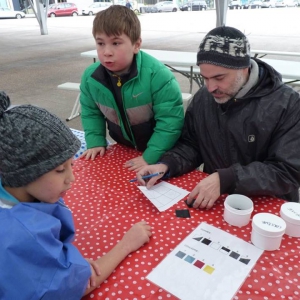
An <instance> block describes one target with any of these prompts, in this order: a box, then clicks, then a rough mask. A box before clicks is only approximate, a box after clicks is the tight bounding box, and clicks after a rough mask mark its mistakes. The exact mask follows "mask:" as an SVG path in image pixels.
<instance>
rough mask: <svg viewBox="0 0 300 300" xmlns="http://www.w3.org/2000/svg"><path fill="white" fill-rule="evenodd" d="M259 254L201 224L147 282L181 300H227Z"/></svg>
mask: <svg viewBox="0 0 300 300" xmlns="http://www.w3.org/2000/svg"><path fill="white" fill-rule="evenodd" d="M262 253H263V251H262V250H260V249H258V248H256V247H254V246H253V245H252V244H250V243H247V242H245V241H243V240H241V239H239V238H237V237H235V236H233V235H231V234H229V233H227V232H225V231H223V230H221V229H218V228H216V227H213V226H211V225H209V224H207V223H201V224H200V225H199V226H198V227H197V228H196V229H195V230H194V231H193V232H192V233H191V234H190V235H188V236H187V237H186V238H185V239H184V240H183V241H182V242H181V243H180V244H179V245H178V246H177V247H176V248H175V249H174V250H173V251H172V252H171V253H170V254H169V255H168V256H167V257H166V258H165V259H164V260H163V261H162V262H161V263H160V264H159V265H158V266H157V267H156V268H155V269H153V271H152V272H151V273H150V274H148V276H147V279H148V280H150V281H152V282H153V283H155V284H157V285H158V286H160V287H162V288H164V289H165V290H167V291H168V292H170V293H172V294H173V295H174V296H176V297H178V298H180V299H182V300H185V299H186V300H194V299H195V300H196V299H201V300H212V299H228V300H229V299H231V298H232V297H233V296H234V295H235V293H236V292H237V291H238V289H239V287H240V286H241V285H242V283H243V282H244V280H245V279H246V277H247V275H248V274H249V272H250V271H251V269H252V268H253V267H254V265H255V263H256V262H257V260H258V259H259V257H260V255H261V254H262Z"/></svg>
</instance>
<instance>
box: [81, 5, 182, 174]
mask: <svg viewBox="0 0 300 300" xmlns="http://www.w3.org/2000/svg"><path fill="white" fill-rule="evenodd" d="M93 36H94V38H95V41H96V48H97V54H98V58H99V61H100V62H96V63H94V64H92V65H91V66H89V67H88V68H87V69H86V70H85V72H84V74H83V76H82V80H81V86H80V89H81V97H80V103H81V107H82V113H81V120H82V125H83V128H84V131H85V139H86V143H87V148H88V150H87V151H85V152H84V153H83V155H82V156H83V157H85V158H86V159H95V157H96V156H97V155H98V154H99V155H100V156H103V155H104V154H105V149H106V146H107V142H106V123H107V127H108V131H109V134H110V136H111V138H113V139H114V140H115V141H116V142H117V143H120V144H123V145H126V146H129V147H134V148H135V149H137V150H138V151H142V152H143V154H142V156H138V157H136V158H134V159H131V160H130V161H128V162H126V163H125V167H128V168H129V169H130V170H132V171H133V170H134V171H139V170H140V168H141V167H143V166H145V165H147V164H153V163H156V162H157V161H158V160H159V158H160V157H161V155H162V154H164V153H165V152H166V151H168V150H169V149H171V148H172V147H173V145H174V144H175V142H176V141H177V139H178V138H179V136H180V134H181V129H182V126H183V123H184V111H183V105H182V96H181V91H180V87H179V84H178V82H177V81H176V79H175V77H174V75H173V74H172V72H171V71H170V70H169V69H168V68H167V67H166V66H165V65H163V64H162V63H161V62H159V61H158V60H156V59H155V58H153V57H152V56H150V55H148V54H146V53H144V52H143V51H140V47H141V43H142V40H141V25H140V22H139V19H138V17H137V16H136V15H135V13H134V12H133V11H131V10H129V9H127V8H126V7H125V6H121V5H113V6H110V7H109V8H107V9H106V10H104V11H101V12H99V13H98V14H97V15H96V17H95V19H94V23H93Z"/></svg>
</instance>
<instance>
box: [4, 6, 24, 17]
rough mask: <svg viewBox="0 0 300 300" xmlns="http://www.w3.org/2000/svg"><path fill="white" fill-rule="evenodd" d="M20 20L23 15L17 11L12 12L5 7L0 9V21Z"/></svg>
mask: <svg viewBox="0 0 300 300" xmlns="http://www.w3.org/2000/svg"><path fill="white" fill-rule="evenodd" d="M12 18H15V19H22V18H25V13H24V12H22V11H19V10H12V9H9V8H7V7H0V19H12Z"/></svg>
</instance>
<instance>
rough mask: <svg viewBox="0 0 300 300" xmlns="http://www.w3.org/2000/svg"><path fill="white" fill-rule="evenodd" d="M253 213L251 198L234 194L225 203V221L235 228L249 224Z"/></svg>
mask: <svg viewBox="0 0 300 300" xmlns="http://www.w3.org/2000/svg"><path fill="white" fill-rule="evenodd" d="M252 211H253V202H252V200H251V199H250V198H248V197H246V196H244V195H239V194H232V195H229V196H227V197H226V199H225V202H224V220H225V221H226V222H227V223H228V224H230V225H233V226H238V227H242V226H245V225H247V224H248V223H249V221H250V217H251V213H252Z"/></svg>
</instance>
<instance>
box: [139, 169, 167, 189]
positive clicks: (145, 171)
mask: <svg viewBox="0 0 300 300" xmlns="http://www.w3.org/2000/svg"><path fill="white" fill-rule="evenodd" d="M168 169H169V168H168V166H167V165H165V164H156V165H149V166H146V167H143V168H141V170H140V171H138V172H137V173H136V178H137V180H138V182H139V183H140V184H141V185H144V186H146V187H147V189H150V188H151V187H152V186H153V185H154V184H155V183H156V181H157V180H158V179H160V178H162V177H163V176H164V175H165V174H166V173H167V172H168ZM154 173H162V174H161V175H158V176H154V177H152V178H150V179H149V180H146V181H145V180H144V179H143V178H142V176H145V175H150V174H154Z"/></svg>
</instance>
